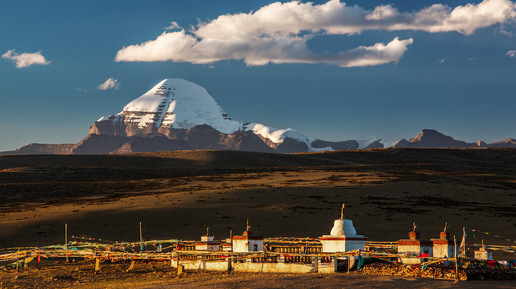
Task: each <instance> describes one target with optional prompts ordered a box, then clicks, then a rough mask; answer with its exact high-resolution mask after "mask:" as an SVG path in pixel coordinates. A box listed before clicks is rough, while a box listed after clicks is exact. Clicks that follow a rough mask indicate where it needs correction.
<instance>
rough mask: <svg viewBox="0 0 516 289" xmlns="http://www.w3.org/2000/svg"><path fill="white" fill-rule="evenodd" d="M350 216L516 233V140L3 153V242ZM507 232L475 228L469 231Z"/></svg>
mask: <svg viewBox="0 0 516 289" xmlns="http://www.w3.org/2000/svg"><path fill="white" fill-rule="evenodd" d="M342 202H345V203H346V211H345V215H346V217H348V218H350V219H352V220H353V222H354V224H355V227H356V229H357V232H358V233H359V234H364V235H366V236H368V237H369V239H370V240H397V239H401V238H405V237H406V234H407V232H408V231H409V230H411V228H412V222H416V223H417V224H418V228H420V229H421V232H422V237H423V238H428V239H429V238H435V237H438V234H439V232H440V231H441V230H442V227H443V226H444V223H445V222H448V224H449V225H450V226H451V231H452V232H453V233H454V234H456V235H457V236H458V238H460V236H461V229H462V226H466V227H467V228H476V229H478V230H482V231H488V232H491V233H494V234H498V235H502V236H505V237H507V238H511V239H516V150H514V149H487V148H483V149H378V150H363V151H338V152H326V153H303V154H288V155H282V154H267V153H252V152H240V151H176V152H160V153H139V154H127V155H29V156H27V155H9V156H0V217H1V218H0V247H2V248H6V247H11V246H29V245H47V244H55V243H62V239H63V237H62V236H63V226H64V223H68V228H69V234H70V235H72V234H74V235H80V236H90V237H97V238H102V239H108V240H126V241H135V240H137V239H138V222H140V221H141V222H142V223H143V228H144V231H143V234H144V238H145V239H147V240H150V239H168V238H182V239H198V238H199V236H200V235H202V234H203V233H204V232H205V229H206V227H207V226H209V227H210V232H213V233H214V234H215V237H216V239H221V238H225V237H226V236H227V235H228V234H229V230H230V229H233V231H234V232H235V233H239V232H240V231H243V230H244V229H245V220H246V219H250V222H251V226H252V229H253V231H255V232H256V233H257V234H262V235H264V236H299V237H306V236H310V237H317V236H320V235H322V234H328V233H329V231H330V229H331V226H332V223H333V219H335V218H337V217H338V216H339V215H340V204H341V203H342ZM482 238H483V239H485V240H486V242H487V243H494V242H497V243H502V244H507V243H504V242H503V240H500V239H497V238H493V237H490V236H487V235H486V236H484V235H479V236H477V239H470V240H469V242H471V243H480V241H481V239H482Z"/></svg>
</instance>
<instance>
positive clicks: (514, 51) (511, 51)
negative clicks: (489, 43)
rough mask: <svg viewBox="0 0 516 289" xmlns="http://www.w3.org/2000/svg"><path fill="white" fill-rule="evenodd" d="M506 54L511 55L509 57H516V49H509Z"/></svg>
mask: <svg viewBox="0 0 516 289" xmlns="http://www.w3.org/2000/svg"><path fill="white" fill-rule="evenodd" d="M505 55H507V56H509V57H511V58H512V57H516V50H509V51H507V53H505Z"/></svg>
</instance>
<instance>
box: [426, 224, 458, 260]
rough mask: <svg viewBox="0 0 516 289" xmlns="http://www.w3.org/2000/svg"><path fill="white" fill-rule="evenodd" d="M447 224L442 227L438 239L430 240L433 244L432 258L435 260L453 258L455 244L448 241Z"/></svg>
mask: <svg viewBox="0 0 516 289" xmlns="http://www.w3.org/2000/svg"><path fill="white" fill-rule="evenodd" d="M447 229H448V223H446V224H445V225H444V230H443V231H442V232H441V233H440V234H439V239H431V241H432V243H433V256H434V257H436V258H453V257H454V256H455V242H454V241H453V240H451V239H450V233H449V232H447V231H446V230H447Z"/></svg>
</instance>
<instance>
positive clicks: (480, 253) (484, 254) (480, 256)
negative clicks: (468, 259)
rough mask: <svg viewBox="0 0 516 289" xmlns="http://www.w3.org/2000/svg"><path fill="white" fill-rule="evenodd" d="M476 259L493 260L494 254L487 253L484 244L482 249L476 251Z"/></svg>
mask: <svg viewBox="0 0 516 289" xmlns="http://www.w3.org/2000/svg"><path fill="white" fill-rule="evenodd" d="M475 259H477V260H484V261H490V260H493V252H489V251H487V249H486V246H484V244H483V242H482V247H480V249H478V251H475Z"/></svg>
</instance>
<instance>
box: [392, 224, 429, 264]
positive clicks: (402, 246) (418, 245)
mask: <svg viewBox="0 0 516 289" xmlns="http://www.w3.org/2000/svg"><path fill="white" fill-rule="evenodd" d="M433 245H434V244H433V243H432V241H427V240H421V235H420V233H419V232H418V231H416V229H415V228H414V230H413V231H411V232H409V239H402V240H399V241H398V254H404V255H406V256H407V257H401V258H400V259H401V262H402V263H404V264H419V263H422V262H426V259H425V258H426V257H432V256H433V249H434V248H433Z"/></svg>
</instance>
